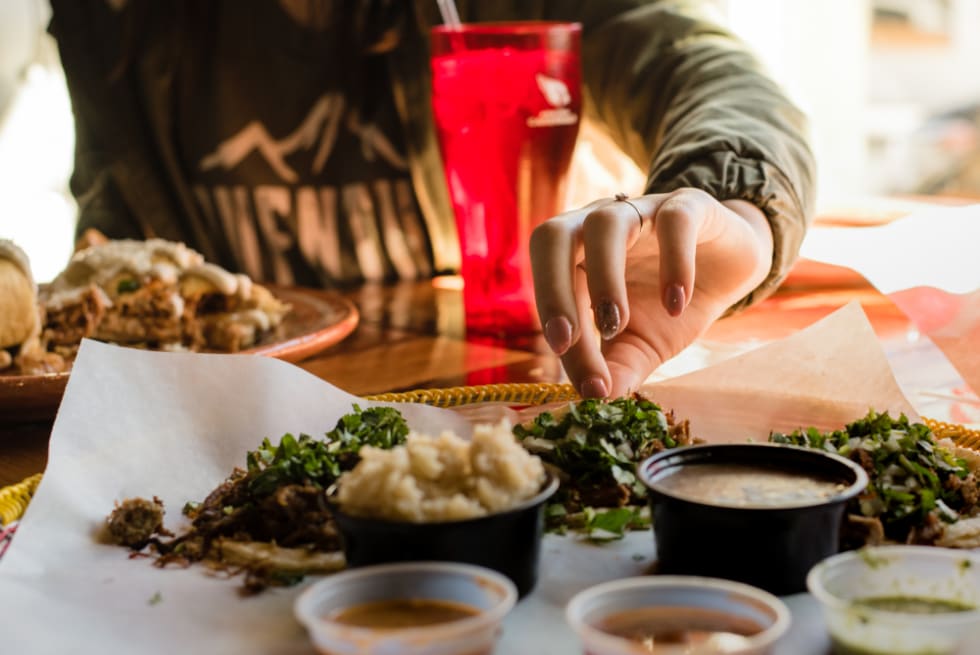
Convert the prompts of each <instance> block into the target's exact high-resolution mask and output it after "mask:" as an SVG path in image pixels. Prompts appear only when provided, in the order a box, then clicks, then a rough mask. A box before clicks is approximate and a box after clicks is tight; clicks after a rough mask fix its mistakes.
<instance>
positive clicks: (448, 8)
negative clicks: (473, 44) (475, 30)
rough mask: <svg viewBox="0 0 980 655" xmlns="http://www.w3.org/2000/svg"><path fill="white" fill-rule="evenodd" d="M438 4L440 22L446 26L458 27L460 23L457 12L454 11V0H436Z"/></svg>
mask: <svg viewBox="0 0 980 655" xmlns="http://www.w3.org/2000/svg"><path fill="white" fill-rule="evenodd" d="M436 1H437V3H438V4H439V13H440V14H442V22H443V23H445V24H446V27H450V28H452V29H454V30H455V29H459V27H460V25H461V24H462V23H461V22H460V20H459V12H458V11H456V2H455V0H436Z"/></svg>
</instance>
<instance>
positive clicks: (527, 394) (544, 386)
mask: <svg viewBox="0 0 980 655" xmlns="http://www.w3.org/2000/svg"><path fill="white" fill-rule="evenodd" d="M366 398H367V399H368V400H381V401H386V402H401V403H420V404H425V405H434V406H436V407H459V406H461V405H470V404H475V403H492V402H502V403H508V404H511V405H543V404H545V403H551V402H559V401H565V400H575V399H576V398H578V393H577V392H576V391H575V388H574V387H572V386H571V385H569V384H551V383H527V384H524V383H514V384H487V385H480V386H469V387H449V388H446V389H416V390H414V391H402V392H398V393H383V394H377V395H373V396H366ZM923 422H924V423H925V424H926V425H928V426H929V428H930V429H931V430H932V431H933V433H934V434H935V435H936V437H937V438H940V439H942V438H950V439H952V440H953V442H954V443H956V444H958V445H961V446H966V447H968V448H974V449H977V450H980V430H970V429H968V428H966V427H964V426H962V425H957V424H955V423H943V422H942V421H936V420H934V419H930V418H923ZM40 481H41V474H40V473H38V474H36V475H32V476H31V477H29V478H27V479H26V480H24V481H23V482H20V483H18V484H15V485H11V486H9V487H4V488H3V489H0V524H9V523H11V522H13V521H16V520H17V519H19V518H20V517H21V516H22V515H23V513H24V510H25V509H27V504H28V503H29V502H30V500H31V497H32V496H33V495H34V491H35V489H37V485H38V483H39V482H40Z"/></svg>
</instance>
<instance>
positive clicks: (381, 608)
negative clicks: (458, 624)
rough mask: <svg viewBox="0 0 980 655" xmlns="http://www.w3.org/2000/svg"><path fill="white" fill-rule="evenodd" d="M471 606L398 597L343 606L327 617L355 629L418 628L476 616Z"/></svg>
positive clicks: (475, 611) (444, 601) (445, 601)
mask: <svg viewBox="0 0 980 655" xmlns="http://www.w3.org/2000/svg"><path fill="white" fill-rule="evenodd" d="M479 613H480V610H479V609H477V608H475V607H473V606H472V605H466V604H465V603H456V602H453V601H448V600H436V599H432V598H397V599H393V600H380V601H373V602H370V603H359V604H357V605H351V606H350V607H345V608H344V609H342V610H339V611H337V612H335V613H333V614H331V615H330V616H329V619H330V620H331V621H335V622H337V623H343V624H344V625H350V626H355V627H358V628H380V629H389V630H395V629H398V628H419V627H423V626H430V625H437V624H439V623H449V622H450V621H458V620H460V619H465V618H469V617H471V616H476V615H477V614H479Z"/></svg>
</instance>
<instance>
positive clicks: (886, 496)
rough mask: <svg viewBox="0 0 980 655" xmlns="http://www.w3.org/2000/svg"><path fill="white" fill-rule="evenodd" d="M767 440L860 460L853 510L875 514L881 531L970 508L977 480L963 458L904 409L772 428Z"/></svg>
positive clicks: (949, 516)
mask: <svg viewBox="0 0 980 655" xmlns="http://www.w3.org/2000/svg"><path fill="white" fill-rule="evenodd" d="M769 440H770V441H772V442H775V443H782V444H791V445H794V446H807V447H810V448H817V449H821V450H825V451H827V452H831V453H836V454H839V455H842V456H844V457H848V458H850V459H851V460H853V461H855V462H857V463H858V464H860V465H861V466H862V467H863V468H864V469H865V471H866V472H867V473H868V477H869V479H870V483H869V485H868V488H867V490H866V491H865V492H864V493H863V494H862V495H861V496H860V497H859V498H858V499H857V501H856V502H855V509H856V513H860V514H862V515H863V516H866V517H871V518H879V519H880V520H881V522H882V524H883V525H884V527H885V530H886V533H888V532H898V528H901V527H903V526H908V525H909V524H912V525H920V524H922V523H923V522H924V521H925V520H926V517H927V516H928V515H929V514H933V515H934V516H935V518H938V519H940V520H942V521H945V522H954V521H956V520H957V519H958V518H959V516H960V512H961V511H967V512H969V511H972V510H975V505H976V499H975V498H973V497H972V496H973V495H975V493H974V492H975V491H976V480H975V479H974V478H973V477H972V474H971V473H970V470H969V469H968V468H967V466H966V462H965V461H964V460H962V459H960V458H958V457H956V456H954V455H953V453H952V452H950V451H949V450H947V449H946V448H943V447H942V446H941V445H939V444H937V443H936V439H935V437H934V436H933V434H932V431H931V430H930V429H929V427H928V426H927V425H924V424H922V423H911V422H910V421H909V419H908V418H907V417H906V416H905V415H904V414H903V415H901V416H900V417H899V418H897V419H893V418H892V417H891V416H889V415H888V413H887V412H885V413H877V412H874V411H870V412H868V414H867V415H866V416H865V417H864V418H862V419H860V420H858V421H855V422H853V423H849V424H848V425H846V426H844V428H843V429H842V430H835V431H833V432H821V431H819V430H817V429H815V428H808V429H806V430H796V431H795V432H792V433H790V434H780V433H773V434H771V435H770V437H769ZM968 478H969V479H968ZM966 489H972V490H973V491H971V492H969V493H967V492H966V491H965V490H966ZM893 527H894V528H895V529H894V530H891V529H890V528H893Z"/></svg>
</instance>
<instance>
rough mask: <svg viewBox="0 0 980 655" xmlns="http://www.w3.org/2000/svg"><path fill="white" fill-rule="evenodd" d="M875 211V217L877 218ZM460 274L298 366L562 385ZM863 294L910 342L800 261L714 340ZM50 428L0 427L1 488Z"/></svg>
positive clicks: (713, 334) (344, 376) (549, 363)
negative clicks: (484, 330)
mask: <svg viewBox="0 0 980 655" xmlns="http://www.w3.org/2000/svg"><path fill="white" fill-rule="evenodd" d="M889 207H892V206H891V205H889V206H887V207H885V208H884V209H882V210H881V212H880V214H874V213H873V212H872V214H871V216H870V218H869V213H868V212H867V211H866V210H852V211H849V212H839V213H836V214H833V215H827V216H825V217H823V220H824V221H825V222H828V223H833V224H854V223H858V224H867V223H868V222H874V221H875V220H887V219H888V218H894V217H895V216H897V215H900V214H901V213H902V212H901V210H900V209H899V210H895V209H894V208H889ZM876 217H877V218H876ZM459 286H460V285H459V281H458V279H456V278H437V279H436V280H426V281H420V282H406V283H398V284H391V285H366V286H363V287H360V288H357V289H355V290H353V291H350V292H348V293H347V294H346V295H347V296H348V297H349V298H350V299H351V300H352V301H353V302H354V303H355V304H356V305H357V307H358V310H359V311H360V315H361V320H360V323H359V325H358V327H357V329H356V330H355V331H354V332H353V333H352V334H351V335H350V336H349V337H348V338H347V339H345V340H344V341H342V342H341V343H339V344H337V345H334V346H332V347H331V348H329V349H327V350H325V351H323V352H322V353H320V354H318V355H316V356H314V357H312V358H310V359H308V360H306V361H304V362H301V363H300V364H299V365H300V366H301V367H302V368H304V369H306V370H308V371H310V372H311V373H313V374H314V375H317V376H319V377H321V378H323V379H325V380H328V381H329V382H331V383H333V384H334V385H336V386H338V387H340V388H342V389H345V390H347V391H349V392H351V393H354V394H357V395H367V394H373V393H381V392H386V391H403V390H409V389H418V388H436V387H438V388H441V387H451V386H459V385H480V384H491V383H500V382H557V381H562V380H563V379H564V378H563V373H562V370H561V365H560V362H559V360H558V359H557V357H555V356H553V355H552V354H551V353H550V351H549V350H548V348H547V345H546V344H545V342H544V339H543V338H542V337H541V336H540V335H538V336H532V337H512V338H508V339H502V340H495V339H487V338H476V337H470V338H466V336H465V334H464V329H463V321H462V317H463V314H462V298H461V292H460V290H459ZM854 299H858V300H859V301H860V302H861V304H862V305H863V307H864V309H865V312H866V313H867V314H868V316H869V318H870V319H871V322H872V325H873V326H874V327H875V330H876V332H877V333H878V335H879V336H881V337H884V338H903V336H904V335H906V334H908V333H909V332H910V331H911V330H913V326H912V325H911V323H910V321H909V320H908V319H907V318H906V317H905V315H904V314H903V313H902V312H901V311H900V310H899V309H898V308H897V307H896V306H895V305H894V304H893V303H892V302H891V301H890V300H889V299H888V298H887V297H885V296H883V295H882V294H880V293H878V292H877V291H876V290H874V289H873V288H872V287H871V286H870V285H869V284H868V283H867V281H866V280H865V279H864V278H863V277H861V276H860V275H858V274H856V273H854V272H853V271H850V270H848V269H843V268H838V267H833V266H828V265H824V264H817V263H814V262H809V261H805V260H803V261H801V262H800V263H798V264H797V266H796V267H795V269H794V270H793V273H792V274H791V276H790V277H789V279H787V280H786V282H785V283H784V285H783V286H782V287H781V288H780V290H779V291H778V292H777V293H776V294H775V295H774V296H773V297H771V298H769V299H768V300H766V301H764V302H762V303H760V304H759V305H757V306H754V307H752V308H749V309H748V310H746V311H744V312H743V313H741V314H738V315H736V316H732V317H729V318H726V319H723V320H721V321H719V322H718V323H716V324H715V325H714V326H713V327H712V328H711V330H710V331H709V332H708V334H707V335H706V339H709V340H711V341H714V342H725V343H737V342H739V341H745V340H749V339H753V340H771V339H778V338H781V337H784V336H787V335H789V334H791V333H793V332H794V331H796V330H799V329H801V328H803V327H805V326H807V325H810V324H811V323H813V322H814V321H816V320H818V319H820V318H822V317H824V316H826V315H828V314H829V313H831V312H833V311H834V310H836V309H839V308H840V307H842V306H844V305H845V304H847V303H848V302H849V301H851V300H854ZM51 428H52V424H51V423H50V422H46V423H39V424H38V423H34V424H27V425H21V426H3V427H0V487H2V486H5V485H9V484H13V483H16V482H19V481H21V480H23V479H24V478H25V477H27V476H29V475H32V474H34V473H38V472H40V471H43V469H44V466H45V462H46V459H47V441H48V437H49V435H50V433H51Z"/></svg>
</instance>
